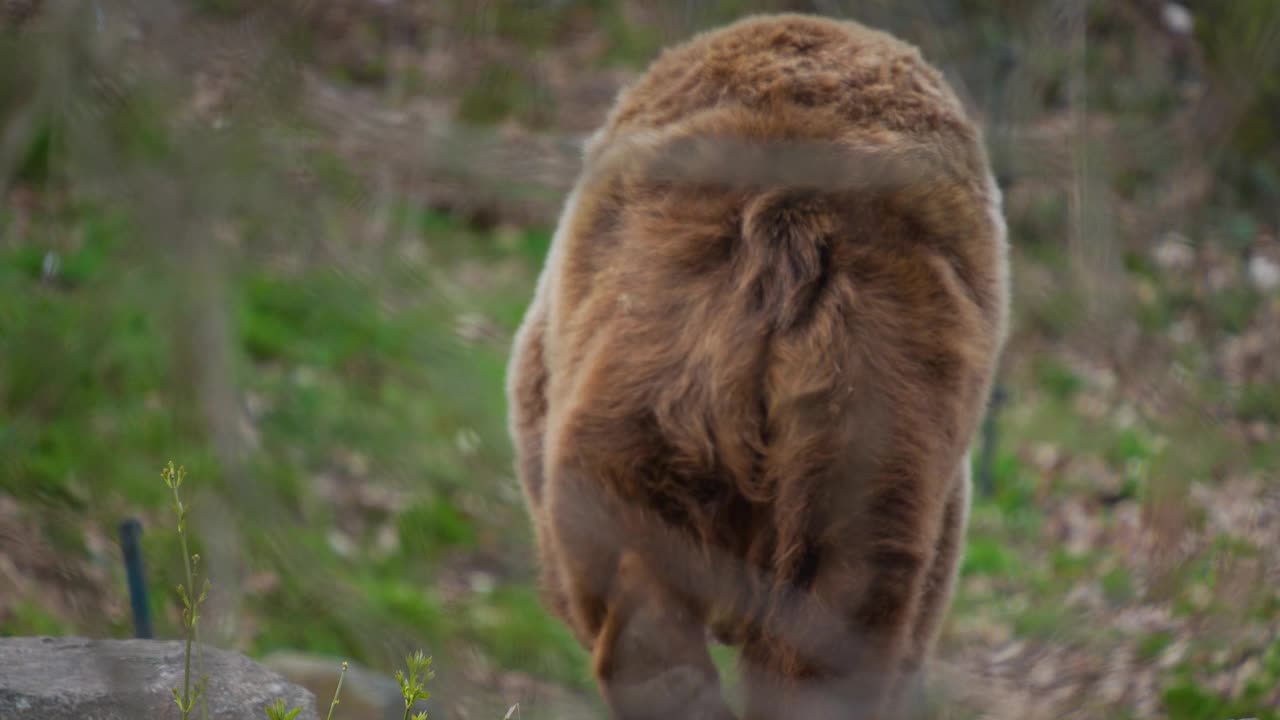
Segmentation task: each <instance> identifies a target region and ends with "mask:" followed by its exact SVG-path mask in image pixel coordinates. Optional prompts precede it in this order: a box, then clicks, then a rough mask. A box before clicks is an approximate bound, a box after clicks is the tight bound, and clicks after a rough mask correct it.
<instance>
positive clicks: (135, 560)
mask: <svg viewBox="0 0 1280 720" xmlns="http://www.w3.org/2000/svg"><path fill="white" fill-rule="evenodd" d="M141 536H142V523H140V522H138V520H137V519H136V518H129V519H128V520H125V521H124V522H122V523H120V550H121V551H122V552H123V553H124V571H125V576H126V578H127V579H128V582H129V606H130V608H131V609H132V610H133V634H134V636H135V637H138V638H142V639H144V640H149V639H151V637H152V635H151V607H150V603H149V602H148V601H147V581H146V576H145V575H144V574H143V572H142V547H141V546H140V545H139V544H138V538H139V537H141Z"/></svg>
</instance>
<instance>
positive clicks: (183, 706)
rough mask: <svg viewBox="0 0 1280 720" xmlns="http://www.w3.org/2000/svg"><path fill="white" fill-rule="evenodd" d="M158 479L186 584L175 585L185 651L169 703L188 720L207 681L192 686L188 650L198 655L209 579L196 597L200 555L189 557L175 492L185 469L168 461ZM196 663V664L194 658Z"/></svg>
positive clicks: (183, 512)
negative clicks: (173, 520) (174, 521)
mask: <svg viewBox="0 0 1280 720" xmlns="http://www.w3.org/2000/svg"><path fill="white" fill-rule="evenodd" d="M160 477H162V478H164V484H165V485H166V486H167V487H168V488H169V489H170V490H171V491H173V512H174V514H175V515H176V516H177V518H178V542H179V543H181V545H182V564H183V568H184V569H185V570H186V583H184V584H179V585H178V596H179V597H181V598H182V629H183V635H185V636H186V649H185V651H184V652H183V658H182V688H181V690H179V689H178V688H173V701H174V702H175V703H177V704H178V711H179V712H180V713H181V714H182V720H188V718H190V717H191V711H192V710H194V709H195V706H196V701H197V700H202V701H203V698H204V691H205V688H206V684H207V681H208V678H207V677H205V676H204V675H203V674H201V675H200V677H198V678H197V679H196V681H195V683H194V684H193V683H192V681H191V648H192V646H197V653H198V652H199V648H198V645H199V642H200V630H199V623H200V606H201V605H202V604H203V603H204V601H205V599H206V598H208V597H209V580H208V578H205V581H204V584H203V585H202V586H201V588H200V594H199V595H196V594H195V590H194V588H195V577H196V572H197V571H198V570H199V568H200V556H199V555H196V554H192V553H191V552H190V551H189V550H188V548H187V506H186V505H183V504H182V497H181V495H180V493H179V489H180V488H181V487H182V481H183V480H185V479H186V477H187V470H186V468H184V467H182V466H181V465H179V466H178V467H177V468H175V467H174V466H173V461H172V460H170V461H169V464H168V465H166V466H165V467H164V469H163V470H161V471H160ZM196 662H197V664H199V658H198V657H197V660H196ZM197 670H199V668H197ZM202 709H203V711H204V713H203V714H204V716H205V717H208V712H209V711H208V706H207V705H204V704H203V703H202Z"/></svg>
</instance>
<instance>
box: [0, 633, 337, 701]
mask: <svg viewBox="0 0 1280 720" xmlns="http://www.w3.org/2000/svg"><path fill="white" fill-rule="evenodd" d="M201 655H202V664H203V671H204V675H205V676H207V677H208V689H207V690H206V694H205V698H206V699H207V701H208V707H209V718H211V719H212V720H265V718H266V717H267V716H266V713H265V712H264V711H263V707H264V706H266V705H267V704H269V703H272V702H274V701H275V700H276V699H280V698H282V699H284V700H285V702H286V703H287V704H288V706H289V707H290V708H294V707H301V708H302V712H301V713H299V714H298V716H297V720H316V713H315V698H314V697H313V696H312V694H311V693H310V692H308V691H306V690H304V689H303V688H300V687H298V686H296V685H293V684H291V683H289V682H287V681H286V680H285V679H284V678H283V677H281V676H280V675H278V674H276V673H275V672H272V671H270V670H267V669H266V668H264V667H262V666H261V665H258V664H257V663H255V662H253V661H252V660H249V659H248V658H246V657H244V656H243V655H239V654H236V653H232V652H227V651H225V650H218V649H216V648H210V647H204V648H202V650H201ZM192 664H193V673H192V674H193V680H194V677H195V671H194V668H195V658H194V655H193V659H192ZM182 667H183V643H181V642H179V641H163V642H161V641H155V640H87V639H83V638H0V720H27V719H28V718H30V719H31V720H36V719H37V718H38V719H39V720H83V719H84V718H94V720H137V718H177V717H178V709H177V707H176V706H175V704H174V701H173V695H172V692H171V689H172V688H175V687H179V686H180V685H181V684H182ZM194 716H196V717H199V716H200V710H199V705H197V709H196V711H195V713H194Z"/></svg>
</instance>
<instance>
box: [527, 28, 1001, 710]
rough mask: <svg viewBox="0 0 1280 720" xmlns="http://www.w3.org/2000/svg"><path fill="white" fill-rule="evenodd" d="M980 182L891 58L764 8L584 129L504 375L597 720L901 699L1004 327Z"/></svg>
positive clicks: (908, 70) (660, 72)
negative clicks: (725, 676) (718, 642)
mask: <svg viewBox="0 0 1280 720" xmlns="http://www.w3.org/2000/svg"><path fill="white" fill-rule="evenodd" d="M999 206H1000V199H999V191H998V190H997V188H996V187H995V184H994V182H993V180H992V179H991V175H990V173H989V171H988V169H987V159H986V155H985V150H984V149H983V145H982V141H981V137H980V135H979V133H978V131H977V130H976V129H975V127H974V126H973V125H972V124H971V122H970V121H969V120H968V119H966V116H965V114H964V111H963V109H962V108H961V106H960V103H959V102H958V101H957V100H956V98H955V97H954V95H953V94H952V93H951V91H950V90H949V89H948V88H947V86H946V84H945V82H944V81H943V79H942V78H941V76H940V75H939V74H938V73H937V72H936V71H935V70H933V69H932V68H931V67H929V66H928V65H927V64H926V63H925V62H924V61H923V60H922V59H921V58H920V56H919V54H918V52H917V51H916V50H915V49H914V48H912V47H910V46H908V45H905V44H903V43H901V42H898V41H897V40H894V39H893V38H891V37H890V36H888V35H885V34H883V33H880V32H876V31H873V30H869V29H867V28H864V27H862V26H860V25H857V24H855V23H851V22H836V21H829V20H822V19H817V18H811V17H805V16H800V15H781V16H762V17H755V18H749V19H746V20H743V21H740V22H737V23H735V24H733V25H731V26H729V27H727V28H724V29H721V30H718V31H715V32H711V33H707V34H704V35H701V36H698V37H696V38H694V39H693V40H692V41H690V42H688V43H687V44H685V45H683V46H680V47H677V48H675V49H672V50H668V51H667V52H665V53H664V54H663V55H662V56H661V57H660V58H659V59H658V60H657V61H656V62H655V63H654V64H653V66H652V67H651V68H650V69H649V71H648V72H647V74H646V75H645V76H644V77H642V78H641V79H640V80H639V81H638V82H637V83H636V84H635V85H634V86H633V87H631V88H630V89H628V90H626V91H625V92H624V93H623V94H622V95H621V97H620V98H619V100H618V102H617V105H616V106H615V107H614V109H613V111H612V113H611V115H610V117H609V119H608V121H607V123H606V125H605V126H604V127H603V128H602V129H601V130H600V131H599V133H597V135H596V136H595V137H594V138H593V140H592V142H591V143H590V144H589V146H588V149H587V157H586V168H585V171H584V173H583V175H582V177H581V179H580V181H579V183H578V185H577V188H576V190H575V191H574V193H573V195H572V196H571V197H570V199H569V201H568V203H567V205H566V208H565V211H564V215H563V217H562V219H561V222H560V226H559V228H558V231H557V234H556V237H555V239H554V241H553V244H552V250H551V254H550V257H549V258H548V260H547V265H546V268H545V270H544V271H543V276H542V278H541V279H540V281H539V285H538V289H537V292H536V295H535V297H534V300H533V303H532V305H531V306H530V308H529V311H528V315H527V317H526V319H525V322H524V324H523V326H522V327H521V329H520V331H519V333H518V335H517V338H516V342H515V347H514V351H513V355H512V360H511V367H510V375H509V388H508V389H509V399H510V404H511V426H512V433H513V436H514V439H515V442H516V446H517V455H518V473H519V476H520V479H521V482H522V484H523V486H524V489H525V492H526V495H527V500H528V504H529V507H530V511H531V515H532V517H533V520H534V527H535V531H536V536H537V541H538V547H539V551H540V556H541V562H542V567H543V573H544V583H545V586H546V590H547V594H548V597H549V600H550V603H551V604H552V606H553V608H554V610H555V611H556V612H557V613H558V614H559V615H560V616H561V617H563V618H564V620H565V621H566V622H567V623H568V624H569V625H570V627H572V629H573V630H574V632H575V633H576V634H577V636H578V637H579V638H580V639H581V641H582V642H583V644H584V645H585V646H586V647H588V648H590V649H591V650H592V652H593V656H594V663H595V672H596V676H597V678H598V679H599V681H600V684H601V688H602V691H603V693H604V695H605V698H606V700H607V701H608V703H609V706H610V708H611V711H612V712H613V714H614V715H615V716H616V717H619V718H625V719H628V720H631V719H640V718H659V717H661V718H667V719H670V718H717V719H720V718H732V717H733V715H732V714H731V712H730V710H729V709H728V707H727V706H726V704H725V703H724V700H723V699H722V697H721V693H720V689H719V682H718V679H717V677H716V673H715V670H714V668H713V666H712V664H711V661H710V657H709V655H708V651H707V647H706V641H707V640H706V638H707V628H708V627H712V628H714V630H715V633H716V634H717V635H718V636H720V637H721V638H723V639H725V640H727V641H730V642H733V643H734V644H737V645H739V646H740V648H741V657H742V661H743V665H744V670H745V672H746V687H747V693H748V697H747V708H746V715H747V717H749V718H752V719H755V720H763V719H764V718H783V717H785V718H837V717H838V718H848V717H899V715H898V714H896V713H898V712H899V709H900V707H901V701H902V698H903V697H904V696H905V695H907V693H906V692H905V689H906V688H907V686H908V684H909V682H910V681H912V680H913V678H914V677H915V676H916V675H917V671H918V669H919V668H920V666H921V664H922V662H923V661H924V659H925V658H926V657H927V656H928V654H929V652H930V650H931V648H932V646H933V644H934V640H935V637H936V635H937V633H938V628H939V625H940V623H941V620H942V618H943V616H944V614H945V611H946V608H947V605H948V603H949V599H950V594H951V586H952V583H953V578H954V574H955V566H956V559H957V557H958V555H959V553H960V550H961V547H962V544H963V535H964V528H965V522H966V516H967V512H968V502H969V497H968V493H969V476H968V465H967V453H968V446H969V444H970V441H971V439H972V437H973V434H974V429H975V426H976V424H977V422H978V420H979V419H980V416H981V414H982V411H983V408H984V403H985V399H986V397H987V390H988V387H989V384H990V379H991V375H992V372H993V368H994V364H995V362H996V359H997V355H998V353H999V350H1000V348H1001V345H1002V342H1003V338H1004V326H1005V316H1006V304H1007V290H1006V285H1007V271H1006V259H1005V236H1004V225H1003V221H1002V220H1001V218H1000V209H999Z"/></svg>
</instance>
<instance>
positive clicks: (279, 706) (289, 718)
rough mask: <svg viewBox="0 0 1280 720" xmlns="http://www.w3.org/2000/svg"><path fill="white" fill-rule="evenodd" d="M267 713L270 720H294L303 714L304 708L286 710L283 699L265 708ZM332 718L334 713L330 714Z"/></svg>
mask: <svg viewBox="0 0 1280 720" xmlns="http://www.w3.org/2000/svg"><path fill="white" fill-rule="evenodd" d="M263 709H264V710H265V711H266V713H267V718H268V720H293V719H294V718H296V717H298V713H300V712H302V708H300V707H296V708H294V709H292V710H288V709H286V705H285V702H284V700H283V699H277V700H276V701H275V702H273V703H271V704H270V705H267V706H266V707H265V708H263ZM330 715H331V716H332V713H330Z"/></svg>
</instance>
